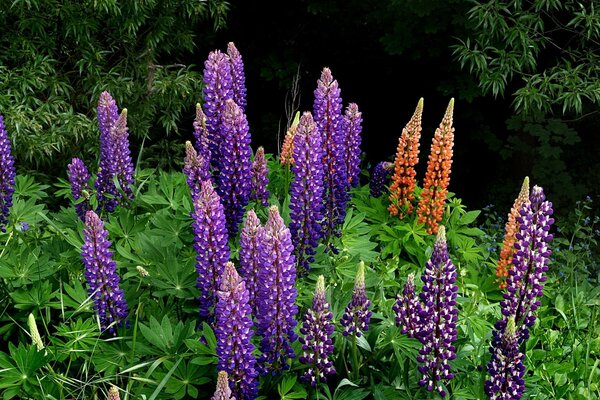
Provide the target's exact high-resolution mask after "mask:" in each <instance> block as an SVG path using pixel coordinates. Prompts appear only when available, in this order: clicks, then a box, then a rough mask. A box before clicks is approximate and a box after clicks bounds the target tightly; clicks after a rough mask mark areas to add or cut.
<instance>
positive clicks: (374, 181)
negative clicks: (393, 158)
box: [369, 161, 394, 197]
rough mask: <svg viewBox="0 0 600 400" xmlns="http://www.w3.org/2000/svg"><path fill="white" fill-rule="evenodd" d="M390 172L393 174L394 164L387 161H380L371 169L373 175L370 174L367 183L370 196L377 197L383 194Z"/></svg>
mask: <svg viewBox="0 0 600 400" xmlns="http://www.w3.org/2000/svg"><path fill="white" fill-rule="evenodd" d="M392 172H394V163H391V162H389V161H381V162H379V163H377V164H376V165H375V167H373V173H372V174H371V180H370V181H369V189H370V191H371V196H373V197H379V196H381V195H382V194H383V192H384V191H385V190H386V187H387V185H388V182H389V180H390V175H391V174H392Z"/></svg>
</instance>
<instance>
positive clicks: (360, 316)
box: [340, 261, 373, 337]
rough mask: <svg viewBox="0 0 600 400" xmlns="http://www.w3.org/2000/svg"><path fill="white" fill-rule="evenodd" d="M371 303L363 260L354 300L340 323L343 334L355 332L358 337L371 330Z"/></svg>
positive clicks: (356, 279)
mask: <svg viewBox="0 0 600 400" xmlns="http://www.w3.org/2000/svg"><path fill="white" fill-rule="evenodd" d="M370 305H371V301H370V300H369V299H368V298H367V293H366V291H365V263H364V262H363V261H361V262H360V263H359V264H358V271H357V272H356V278H355V280H354V290H353V292H352V300H351V301H350V304H348V306H347V307H346V310H345V312H344V315H342V319H341V320H340V324H341V325H342V326H343V327H344V330H343V332H342V335H344V336H348V335H351V334H354V335H356V337H361V336H362V334H363V332H366V331H368V330H369V322H370V321H371V314H373V313H372V312H371V311H370V310H369V306H370Z"/></svg>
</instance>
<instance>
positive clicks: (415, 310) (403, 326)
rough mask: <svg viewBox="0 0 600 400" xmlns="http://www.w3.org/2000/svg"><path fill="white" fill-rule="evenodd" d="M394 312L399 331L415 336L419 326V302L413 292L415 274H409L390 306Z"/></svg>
mask: <svg viewBox="0 0 600 400" xmlns="http://www.w3.org/2000/svg"><path fill="white" fill-rule="evenodd" d="M392 309H393V310H394V312H395V313H396V325H397V326H399V327H400V332H402V333H403V334H406V335H407V336H408V337H411V338H414V337H416V335H417V333H418V332H419V329H420V327H421V324H422V322H421V303H420V302H419V298H418V296H417V295H416V294H415V274H409V275H408V279H407V280H406V283H405V284H404V288H403V289H402V294H399V295H398V297H397V298H396V303H395V304H394V306H393V307H392Z"/></svg>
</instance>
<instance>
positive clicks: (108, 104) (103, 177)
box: [95, 91, 119, 212]
mask: <svg viewBox="0 0 600 400" xmlns="http://www.w3.org/2000/svg"><path fill="white" fill-rule="evenodd" d="M118 118H119V109H118V108H117V103H116V102H115V100H114V99H113V98H112V96H111V95H110V93H108V92H106V91H104V92H102V93H101V94H100V98H99V99H98V127H99V128H100V138H99V141H100V160H99V162H98V176H97V178H96V182H95V187H96V191H97V197H98V202H99V203H100V208H103V209H105V210H106V211H108V212H112V211H113V210H114V209H115V207H116V206H117V195H118V192H117V188H116V187H115V184H114V182H113V175H114V171H115V170H114V164H115V162H114V148H115V142H114V136H113V135H112V133H111V132H112V129H113V127H114V125H115V122H117V119H118ZM106 195H108V196H106Z"/></svg>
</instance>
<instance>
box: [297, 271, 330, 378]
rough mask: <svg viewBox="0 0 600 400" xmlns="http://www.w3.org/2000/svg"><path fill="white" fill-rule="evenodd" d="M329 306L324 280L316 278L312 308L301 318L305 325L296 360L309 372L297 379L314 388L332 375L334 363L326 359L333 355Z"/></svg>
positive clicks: (321, 276) (301, 329)
mask: <svg viewBox="0 0 600 400" xmlns="http://www.w3.org/2000/svg"><path fill="white" fill-rule="evenodd" d="M329 308H330V307H329V303H327V301H326V300H325V280H324V278H323V275H319V278H318V279H317V286H316V288H315V296H314V297H313V303H312V307H311V308H309V309H308V311H307V312H306V314H305V315H304V322H303V323H302V328H300V333H301V334H302V336H300V339H299V340H300V343H301V344H302V351H303V354H302V356H300V358H299V360H300V362H301V363H302V364H306V365H308V366H309V369H308V370H307V371H306V372H305V373H304V374H303V375H302V376H301V377H300V379H301V380H303V381H304V382H308V383H310V385H311V386H312V387H316V386H317V384H318V383H320V382H326V381H327V376H329V375H333V374H335V368H334V366H333V362H332V361H331V360H330V359H329V356H330V355H331V353H333V341H332V339H331V336H332V335H333V331H334V326H333V322H332V321H331V319H332V318H333V313H332V312H331V311H330V310H329Z"/></svg>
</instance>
